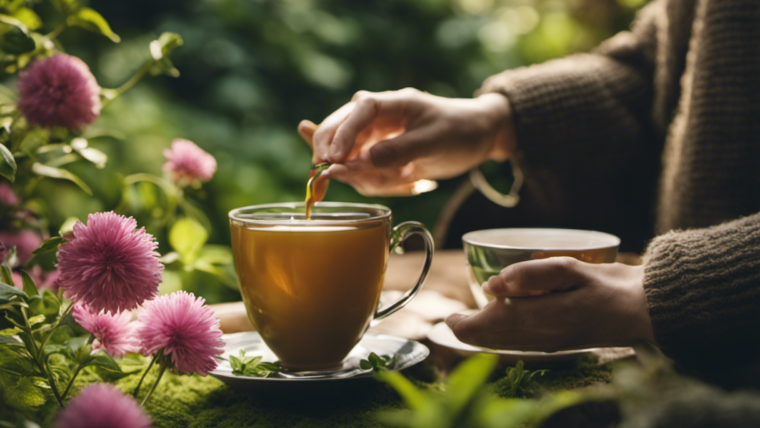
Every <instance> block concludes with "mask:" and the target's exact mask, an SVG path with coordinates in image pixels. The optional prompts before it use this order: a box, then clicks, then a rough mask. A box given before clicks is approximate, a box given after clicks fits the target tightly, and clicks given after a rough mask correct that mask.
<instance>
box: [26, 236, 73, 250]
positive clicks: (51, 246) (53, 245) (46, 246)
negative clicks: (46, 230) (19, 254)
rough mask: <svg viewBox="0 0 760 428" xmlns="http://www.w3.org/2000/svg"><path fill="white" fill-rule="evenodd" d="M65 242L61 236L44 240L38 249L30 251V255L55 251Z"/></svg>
mask: <svg viewBox="0 0 760 428" xmlns="http://www.w3.org/2000/svg"><path fill="white" fill-rule="evenodd" d="M64 242H66V239H65V238H64V237H63V236H54V237H52V238H48V239H46V240H45V242H43V243H42V245H40V247H39V248H37V249H36V250H34V251H32V254H35V255H36V254H42V253H45V252H48V251H53V250H57V249H58V246H59V245H61V244H63V243H64Z"/></svg>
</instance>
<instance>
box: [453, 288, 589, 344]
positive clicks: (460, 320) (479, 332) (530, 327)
mask: <svg viewBox="0 0 760 428" xmlns="http://www.w3.org/2000/svg"><path fill="white" fill-rule="evenodd" d="M567 294H568V293H561V294H560V293H557V294H550V295H546V296H541V297H524V298H510V299H506V300H504V301H495V302H491V303H489V304H488V305H487V306H486V307H485V308H484V309H483V310H482V311H480V312H478V313H476V314H473V315H470V316H464V315H461V314H454V315H451V316H449V317H448V318H446V324H447V325H448V326H449V327H450V328H451V330H452V331H453V332H454V335H455V336H456V337H457V338H458V339H459V340H461V341H462V342H464V343H469V344H471V345H475V346H483V347H487V348H494V349H515V350H522V351H542V352H552V351H557V350H561V349H570V348H574V347H585V346H586V343H584V338H583V337H582V336H580V337H579V336H574V335H573V334H571V332H570V328H568V326H572V325H573V324H574V322H573V320H572V316H567V315H566V314H567V313H568V311H569V310H570V305H571V304H572V303H574V302H575V301H576V300H577V299H576V298H575V297H568V296H567Z"/></svg>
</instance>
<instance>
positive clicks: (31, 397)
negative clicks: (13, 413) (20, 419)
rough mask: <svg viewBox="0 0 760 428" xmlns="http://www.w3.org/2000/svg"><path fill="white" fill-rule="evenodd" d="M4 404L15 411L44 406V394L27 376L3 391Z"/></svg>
mask: <svg viewBox="0 0 760 428" xmlns="http://www.w3.org/2000/svg"><path fill="white" fill-rule="evenodd" d="M3 397H4V398H5V400H6V403H7V404H8V405H10V406H11V407H15V408H17V409H33V408H35V407H39V406H41V405H43V404H45V401H46V400H45V394H44V393H43V392H42V390H41V389H40V388H38V387H37V386H36V385H35V384H34V380H33V379H32V378H31V377H29V376H27V377H23V378H21V379H20V380H19V381H18V382H17V383H16V384H15V385H13V386H12V387H10V388H8V389H7V390H5V391H4V394H3Z"/></svg>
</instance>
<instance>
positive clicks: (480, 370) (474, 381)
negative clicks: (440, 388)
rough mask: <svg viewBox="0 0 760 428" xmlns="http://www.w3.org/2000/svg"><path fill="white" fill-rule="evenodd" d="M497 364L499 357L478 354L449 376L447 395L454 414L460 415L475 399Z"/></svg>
mask: <svg viewBox="0 0 760 428" xmlns="http://www.w3.org/2000/svg"><path fill="white" fill-rule="evenodd" d="M497 363H498V356H497V355H494V354H478V355H475V356H473V357H470V358H468V359H467V360H465V361H464V362H463V363H461V364H460V365H459V366H458V367H457V368H456V370H454V371H453V372H452V373H451V374H450V375H449V377H448V379H447V380H446V393H447V396H448V397H449V399H450V401H449V404H450V405H451V406H452V412H453V413H454V414H458V413H459V411H461V409H463V408H464V407H465V406H466V405H467V403H469V402H470V401H471V400H472V399H473V398H474V397H475V395H476V394H477V393H478V391H479V390H480V389H481V388H482V386H483V384H485V382H486V381H487V380H488V377H489V376H490V375H491V373H492V372H493V369H494V368H495V367H496V364H497Z"/></svg>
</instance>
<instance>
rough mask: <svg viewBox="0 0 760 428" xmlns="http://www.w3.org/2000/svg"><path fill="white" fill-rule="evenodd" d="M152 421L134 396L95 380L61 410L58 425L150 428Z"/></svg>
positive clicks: (93, 427) (76, 427) (82, 427)
mask: <svg viewBox="0 0 760 428" xmlns="http://www.w3.org/2000/svg"><path fill="white" fill-rule="evenodd" d="M151 423H152V421H151V420H150V417H148V415H146V414H145V412H143V410H142V409H141V408H140V406H139V405H138V404H137V401H135V399H134V398H132V397H129V396H126V395H124V393H122V392H121V391H119V390H118V389H116V387H115V386H113V385H111V384H108V383H95V384H92V385H90V386H88V387H87V388H85V389H83V390H82V392H80V393H79V395H77V396H76V398H74V399H73V400H71V402H69V405H68V406H66V408H65V409H63V411H61V413H60V415H58V419H57V420H56V421H55V428H148V427H150V425H151Z"/></svg>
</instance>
